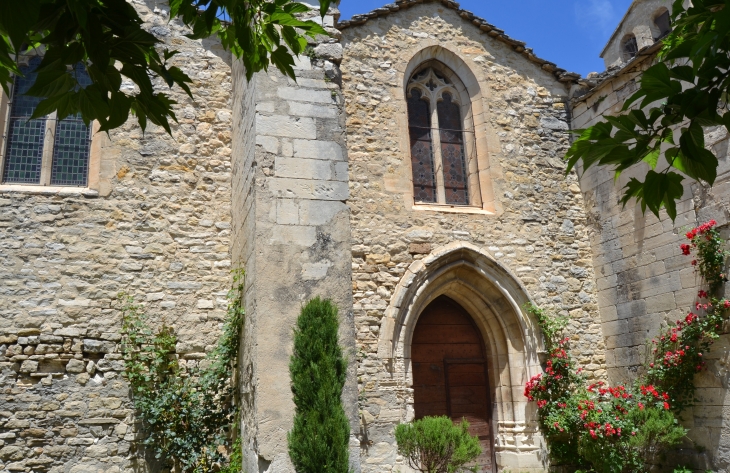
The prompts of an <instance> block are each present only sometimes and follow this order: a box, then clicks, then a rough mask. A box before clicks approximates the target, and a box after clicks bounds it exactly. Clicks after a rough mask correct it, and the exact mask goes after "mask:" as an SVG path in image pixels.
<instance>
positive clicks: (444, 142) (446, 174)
mask: <svg viewBox="0 0 730 473" xmlns="http://www.w3.org/2000/svg"><path fill="white" fill-rule="evenodd" d="M409 87H410V94H409V97H408V100H407V101H408V127H409V132H410V137H411V164H412V169H413V195H414V201H415V202H416V203H439V204H445V205H469V185H468V179H469V173H468V169H467V166H466V161H467V160H466V154H467V146H466V145H467V143H466V138H465V136H467V135H466V133H467V131H466V130H465V126H464V120H463V118H462V109H461V105H460V103H459V102H460V101H459V97H460V95H459V92H458V91H459V90H465V88H464V85H463V84H461V82H460V81H459V80H458V77H456V75H455V74H454V73H453V72H451V71H449V70H448V69H447V68H446V67H445V66H444V65H443V64H440V63H437V61H435V60H434V61H432V62H431V63H430V64H428V65H424V66H423V67H422V68H420V69H419V70H418V71H417V72H416V73H415V74H414V75H413V76H412V77H411V79H410V81H409ZM466 99H467V100H468V97H467V98H466ZM435 130H438V134H436V135H434V134H433V131H435ZM471 136H473V132H472V135H471Z"/></svg>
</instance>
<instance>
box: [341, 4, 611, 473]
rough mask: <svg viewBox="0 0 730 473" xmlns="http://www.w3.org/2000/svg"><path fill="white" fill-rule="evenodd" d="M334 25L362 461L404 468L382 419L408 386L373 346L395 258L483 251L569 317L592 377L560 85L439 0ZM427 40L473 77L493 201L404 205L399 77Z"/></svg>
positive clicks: (588, 268)
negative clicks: (337, 28) (339, 36)
mask: <svg viewBox="0 0 730 473" xmlns="http://www.w3.org/2000/svg"><path fill="white" fill-rule="evenodd" d="M343 35H344V39H343V45H344V48H345V52H344V60H343V63H342V72H343V84H344V95H345V99H346V105H347V133H348V149H349V158H350V190H351V198H350V206H351V208H352V233H353V251H352V268H353V291H354V310H355V322H356V326H357V348H358V373H357V374H358V387H359V390H360V404H359V407H360V414H361V419H362V425H361V427H360V429H361V436H362V438H363V450H362V468H363V471H364V472H382V471H396V470H398V471H404V469H405V468H406V467H405V466H404V463H403V459H402V458H401V457H399V456H397V455H396V450H395V440H394V437H393V428H394V426H395V425H396V424H397V423H399V422H403V421H407V420H410V416H412V410H411V411H410V414H409V406H412V402H413V400H412V390H411V389H410V386H407V385H405V384H403V383H397V382H394V381H393V380H392V377H391V373H390V366H389V361H388V360H383V359H380V358H378V354H377V351H378V340H379V338H381V337H382V336H383V334H382V333H380V330H381V326H382V321H383V317H384V316H385V312H386V308H387V307H388V304H389V302H390V301H391V297H392V296H393V291H394V288H395V287H396V285H397V284H398V283H399V281H400V280H401V278H402V277H403V276H404V275H405V274H406V273H407V272H408V268H409V266H410V265H411V264H413V263H414V262H418V261H419V260H421V259H424V258H426V257H427V256H428V255H429V254H435V253H437V252H438V251H439V248H443V247H445V246H447V245H449V244H453V243H454V242H459V241H464V242H469V243H471V244H473V245H476V246H477V247H479V248H481V249H483V250H484V251H488V252H489V253H490V254H491V255H493V257H494V258H495V259H497V260H498V261H499V262H500V263H502V264H503V265H504V266H506V267H507V268H509V269H510V270H511V271H512V272H513V273H514V274H516V275H518V277H519V280H520V282H521V283H522V284H524V286H525V287H526V288H527V290H528V292H529V295H530V296H531V297H532V298H533V300H534V301H535V302H537V303H538V304H539V305H542V306H545V307H552V308H555V309H556V310H558V311H561V312H563V313H565V314H569V315H570V317H571V330H572V331H573V332H574V333H575V334H576V343H575V351H576V354H577V355H578V361H579V362H580V363H581V364H583V365H584V366H586V367H587V369H588V371H589V372H590V375H591V376H593V377H596V378H601V377H603V376H604V375H605V367H604V366H605V359H604V356H603V337H602V335H601V329H600V325H599V324H598V321H597V320H596V319H595V318H594V314H595V313H596V311H597V300H596V296H595V288H594V283H593V281H594V280H593V270H592V264H591V256H590V254H591V253H590V241H589V239H588V226H587V219H586V216H585V213H584V211H583V202H582V196H581V195H580V189H579V187H578V185H577V178H576V176H575V175H573V174H571V175H569V176H568V177H567V178H566V177H565V176H564V164H563V162H562V161H561V158H562V156H563V155H564V153H565V150H566V147H567V146H568V136H567V130H568V125H567V123H566V120H567V115H566V107H565V102H566V98H567V91H566V89H565V87H564V86H563V85H562V84H560V83H559V82H557V81H556V80H555V78H554V77H553V76H552V75H551V74H549V73H547V72H545V71H544V70H542V69H540V68H539V66H536V65H535V64H533V63H531V62H529V61H528V60H526V59H524V58H523V57H521V56H520V55H518V54H516V53H515V52H514V51H513V50H512V49H511V48H509V47H507V46H506V45H504V44H503V43H501V42H498V41H496V40H494V39H492V38H491V37H490V36H488V35H487V34H484V33H482V32H481V31H480V30H479V29H478V28H476V27H474V26H473V25H472V24H471V23H470V22H468V21H465V20H463V19H462V18H460V17H459V16H458V14H456V13H454V12H453V10H450V9H448V8H446V7H445V6H443V5H441V4H434V3H425V4H423V5H418V6H413V7H411V8H409V9H407V10H404V11H400V12H398V13H391V14H390V15H389V16H388V17H387V18H377V19H371V20H369V21H368V22H367V23H366V24H364V25H361V26H357V27H351V28H347V29H345V30H344V31H343ZM436 44H438V45H439V46H441V47H442V48H445V49H447V50H449V51H451V52H453V53H454V54H456V55H457V56H458V57H460V58H461V59H462V60H463V62H464V63H465V64H466V65H467V67H468V68H469V69H470V70H471V71H473V73H474V74H475V76H476V77H477V78H478V80H479V87H480V89H481V91H482V97H483V99H482V100H483V106H484V107H483V108H484V110H486V111H487V112H486V115H485V116H486V119H485V122H484V123H481V124H478V125H477V135H480V136H482V137H484V138H485V139H486V140H487V142H488V149H489V153H488V157H487V162H488V163H489V166H490V173H491V182H490V184H491V185H492V186H493V191H492V192H493V194H494V199H495V201H496V203H495V208H496V209H497V210H496V211H495V212H484V211H479V210H475V209H472V210H473V211H469V210H466V211H461V212H459V211H458V210H459V209H456V210H454V211H448V210H433V209H431V210H419V209H417V208H416V207H414V205H413V197H412V187H411V186H412V184H411V168H410V156H409V153H410V150H409V149H408V146H409V144H408V138H407V134H408V131H407V119H406V110H405V106H404V104H403V102H404V94H405V92H404V90H403V85H404V82H403V74H404V71H405V70H406V66H407V64H408V63H409V61H410V60H411V58H413V57H414V55H415V54H416V53H417V52H418V51H420V50H421V49H423V48H425V47H429V46H433V45H436ZM457 72H458V71H457ZM462 80H465V78H464V77H462ZM477 139H479V137H477ZM480 158H484V157H480ZM462 210H464V209H462ZM524 381H526V379H525V380H523V383H524ZM524 409H525V410H527V408H526V407H525V408H524ZM526 415H527V416H529V415H530V414H529V412H528V413H527V414H526ZM524 447H525V449H526V451H528V450H530V449H531V448H535V447H534V446H531V445H525V446H524ZM517 450H519V449H516V450H515V451H516V452H517V453H519V452H518V451H517ZM498 462H499V460H498ZM500 466H501V467H505V466H511V467H512V468H513V469H515V470H516V471H527V470H528V468H520V467H519V465H517V464H515V465H505V464H502V465H500ZM530 468H534V465H531V467H530ZM530 471H535V470H530Z"/></svg>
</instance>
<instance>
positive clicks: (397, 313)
mask: <svg viewBox="0 0 730 473" xmlns="http://www.w3.org/2000/svg"><path fill="white" fill-rule="evenodd" d="M444 296H446V297H448V298H449V299H450V300H452V301H454V302H455V303H456V304H458V306H460V307H462V308H463V310H464V311H465V312H466V313H467V314H468V315H469V316H470V317H471V319H472V320H473V321H474V324H475V327H476V330H477V331H478V332H479V334H480V335H481V339H482V340H483V341H484V346H485V360H486V371H487V383H488V384H487V385H488V386H489V392H488V394H489V399H490V403H491V405H490V406H489V409H490V412H489V419H490V423H491V425H490V430H491V432H492V435H493V442H494V460H495V463H496V465H495V467H496V469H497V471H500V470H502V469H504V468H508V469H513V470H514V469H518V470H520V471H534V472H537V471H544V470H545V468H546V466H547V463H546V455H545V451H544V443H543V440H542V437H541V435H540V434H539V432H538V428H537V423H536V412H535V408H534V406H532V405H530V404H529V403H528V402H527V399H526V398H525V397H524V394H523V392H524V385H525V382H526V381H527V380H528V379H529V378H530V377H531V376H533V375H535V374H538V373H540V372H542V369H541V367H540V357H541V354H542V353H544V346H543V341H542V337H541V336H540V334H539V328H538V327H537V325H536V324H535V322H534V321H533V320H532V319H531V318H530V317H529V316H528V315H527V314H526V313H525V312H524V311H523V310H522V306H523V305H524V304H525V303H526V302H529V300H530V299H529V296H528V293H527V290H526V289H525V288H524V286H523V285H522V284H521V283H520V281H519V280H518V279H517V278H516V277H515V276H514V275H513V274H512V273H511V272H510V271H509V270H508V269H507V268H505V267H504V266H502V265H501V264H500V263H499V262H498V261H496V260H495V259H494V258H493V257H492V256H491V255H490V254H489V253H488V252H486V251H485V250H483V249H481V248H479V247H477V246H475V245H472V244H469V243H465V242H456V243H452V244H450V245H447V246H445V247H443V248H441V249H438V250H436V251H434V252H433V253H432V254H431V255H429V256H428V257H426V258H425V259H423V260H421V261H416V262H414V263H413V264H412V265H411V267H410V268H409V270H408V271H406V274H405V275H404V276H403V277H402V278H401V281H400V282H399V284H398V286H397V287H396V289H395V292H394V294H393V297H392V299H391V303H390V305H389V306H388V309H387V312H386V317H384V319H383V321H382V324H381V330H380V339H379V346H378V356H379V357H380V358H381V359H386V360H388V364H389V366H390V374H391V376H392V378H393V381H394V382H397V383H398V384H401V383H403V384H404V385H406V386H410V387H413V386H414V364H413V356H414V352H413V349H414V336H415V333H416V327H417V325H418V321H419V319H420V317H421V316H422V315H423V314H424V313H425V310H426V309H427V308H428V307H429V305H430V304H432V303H433V302H434V301H436V300H437V299H438V298H440V297H444ZM416 341H417V340H416ZM416 346H418V343H416ZM416 349H417V348H416ZM406 403H408V405H407V406H405V408H406V412H407V415H406V419H404V420H411V419H413V418H414V417H415V416H416V411H415V404H414V399H413V398H412V397H411V398H410V399H409V400H406Z"/></svg>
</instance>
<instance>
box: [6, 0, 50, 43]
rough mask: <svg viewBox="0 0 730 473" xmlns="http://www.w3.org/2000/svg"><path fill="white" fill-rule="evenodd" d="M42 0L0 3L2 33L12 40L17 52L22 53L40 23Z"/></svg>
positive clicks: (17, 0) (13, 0) (11, 0)
mask: <svg viewBox="0 0 730 473" xmlns="http://www.w3.org/2000/svg"><path fill="white" fill-rule="evenodd" d="M40 7H41V2H40V0H22V1H19V0H2V1H0V32H2V33H3V34H4V35H5V34H7V37H8V38H9V39H10V42H11V43H12V45H13V48H14V50H15V51H20V48H21V47H22V45H23V43H25V42H26V40H27V37H28V33H29V32H30V31H31V30H32V28H33V25H34V24H36V23H37V22H38V15H39V14H40Z"/></svg>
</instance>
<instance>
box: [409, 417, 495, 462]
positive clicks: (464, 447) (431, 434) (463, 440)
mask: <svg viewBox="0 0 730 473" xmlns="http://www.w3.org/2000/svg"><path fill="white" fill-rule="evenodd" d="M395 440H396V441H397V442H398V453H399V454H401V455H403V457H405V458H406V459H407V460H408V464H409V465H410V466H411V468H414V469H416V470H418V471H420V472H423V473H457V472H461V471H476V468H477V467H476V466H472V467H467V466H466V464H467V463H471V462H472V461H474V460H475V459H476V458H477V457H478V456H479V455H480V454H481V452H482V449H481V448H480V447H479V439H478V438H477V437H472V436H471V435H469V423H468V422H467V421H466V420H464V421H462V422H461V423H460V424H459V425H454V423H453V422H451V419H449V418H448V417H424V418H423V419H420V420H417V421H414V422H413V423H410V424H400V425H398V426H397V427H396V428H395Z"/></svg>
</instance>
